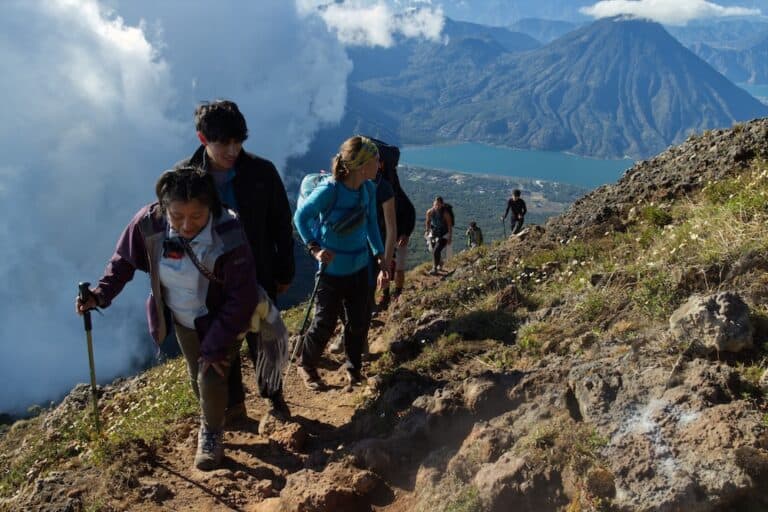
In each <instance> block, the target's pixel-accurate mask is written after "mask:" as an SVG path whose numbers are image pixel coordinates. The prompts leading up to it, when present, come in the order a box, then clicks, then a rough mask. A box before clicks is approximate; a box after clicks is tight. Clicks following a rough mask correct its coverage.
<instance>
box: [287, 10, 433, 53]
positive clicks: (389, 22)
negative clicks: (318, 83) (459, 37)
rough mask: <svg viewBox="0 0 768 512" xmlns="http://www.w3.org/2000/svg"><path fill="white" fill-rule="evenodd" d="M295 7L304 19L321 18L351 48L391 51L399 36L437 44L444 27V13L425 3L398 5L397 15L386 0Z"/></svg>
mask: <svg viewBox="0 0 768 512" xmlns="http://www.w3.org/2000/svg"><path fill="white" fill-rule="evenodd" d="M296 4H297V7H298V9H299V12H301V13H302V14H303V15H305V16H311V15H316V16H319V17H320V18H322V20H323V21H324V22H325V23H326V25H327V26H328V28H329V29H330V30H332V31H334V32H335V33H336V35H337V37H338V38H339V40H340V41H341V42H342V43H344V44H346V45H350V46H383V47H390V46H392V45H393V44H395V37H396V36H397V35H398V34H400V35H402V36H404V37H413V38H424V39H429V40H433V41H437V40H438V39H439V38H440V34H441V32H442V30H443V25H444V23H445V18H444V16H443V11H442V9H441V8H440V7H432V6H431V2H425V1H412V2H408V3H402V2H395V3H394V4H393V5H395V6H397V7H398V11H396V10H395V9H393V7H392V5H391V4H389V3H387V2H385V1H383V0H344V1H342V2H332V1H328V0H297V2H296Z"/></svg>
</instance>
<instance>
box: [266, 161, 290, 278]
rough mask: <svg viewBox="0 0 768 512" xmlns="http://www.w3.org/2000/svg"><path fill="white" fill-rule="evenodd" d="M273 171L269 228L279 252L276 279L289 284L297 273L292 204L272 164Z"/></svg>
mask: <svg viewBox="0 0 768 512" xmlns="http://www.w3.org/2000/svg"><path fill="white" fill-rule="evenodd" d="M271 171H272V174H273V176H272V193H271V195H270V197H271V198H272V201H273V203H272V208H270V209H269V218H268V219H267V229H271V230H272V234H273V236H272V237H271V239H272V240H274V241H275V250H276V252H277V254H276V257H275V260H274V263H275V267H274V275H275V281H277V282H278V283H280V284H288V283H290V282H291V281H293V277H294V275H295V274H296V263H295V261H294V257H293V224H292V223H291V221H292V216H291V206H290V204H288V195H287V194H286V193H285V186H284V185H283V180H281V179H280V174H278V172H277V169H276V168H275V166H274V165H272V166H271Z"/></svg>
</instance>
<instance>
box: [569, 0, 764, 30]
mask: <svg viewBox="0 0 768 512" xmlns="http://www.w3.org/2000/svg"><path fill="white" fill-rule="evenodd" d="M580 11H581V12H582V13H583V14H586V15H588V16H592V17H594V18H607V17H611V16H618V15H623V14H625V15H631V16H637V17H641V18H647V19H651V20H654V21H658V22H660V23H665V24H668V25H685V24H686V23H688V22H689V21H692V20H696V19H701V18H717V17H727V16H752V15H759V14H760V9H750V8H745V7H724V6H722V5H718V4H716V3H712V2H708V1H706V0H602V1H600V2H597V3H596V4H594V5H592V6H589V7H582V8H581V9H580Z"/></svg>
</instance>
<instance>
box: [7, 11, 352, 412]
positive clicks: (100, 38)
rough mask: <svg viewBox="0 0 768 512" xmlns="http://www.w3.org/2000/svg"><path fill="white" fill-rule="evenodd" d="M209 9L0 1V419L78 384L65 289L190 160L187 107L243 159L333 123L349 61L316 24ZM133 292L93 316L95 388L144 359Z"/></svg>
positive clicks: (99, 260)
mask: <svg viewBox="0 0 768 512" xmlns="http://www.w3.org/2000/svg"><path fill="white" fill-rule="evenodd" d="M211 7H212V4H211V3H210V2H209V1H206V2H202V1H199V2H198V1H196V2H192V1H183V2H181V1H174V0H165V1H162V2H157V1H150V0H131V1H128V0H125V1H124V2H123V1H118V0H112V1H110V3H109V4H106V3H103V2H99V1H98V0H48V1H46V2H28V1H26V0H8V1H4V2H2V3H0V41H1V43H0V66H1V67H2V68H3V69H4V70H6V73H4V77H3V80H2V81H0V95H2V97H3V98H4V105H3V123H0V154H2V155H3V158H2V160H0V199H1V200H2V202H3V205H4V213H3V215H2V216H0V276H2V279H3V282H4V286H3V287H2V288H0V302H1V303H2V304H3V307H2V308H0V412H14V413H18V412H20V411H23V410H24V409H25V408H26V407H27V406H29V405H30V404H32V403H40V402H45V401H47V400H51V399H55V398H57V396H58V395H60V394H61V393H64V392H66V391H68V390H69V389H70V388H71V387H72V386H73V385H74V384H75V383H77V382H86V381H87V380H88V363H87V352H86V346H85V334H84V332H83V325H82V320H81V319H80V318H78V317H77V316H76V315H75V314H74V297H75V294H76V290H77V288H76V285H77V282H78V281H80V280H90V281H95V280H96V279H97V278H98V276H100V275H101V272H102V270H103V268H104V264H105V262H106V261H107V259H108V258H109V256H110V255H111V253H112V250H113V249H114V244H115V241H116V240H117V237H118V235H119V233H120V230H121V229H122V228H123V227H124V226H125V224H126V223H127V221H128V220H129V219H130V216H131V215H132V214H133V213H134V212H135V211H136V210H137V209H138V208H139V207H140V206H141V205H143V204H145V203H148V202H151V201H152V198H153V194H154V183H155V180H156V179H157V177H158V176H159V174H160V173H161V172H162V171H163V170H164V169H167V168H169V167H170V166H171V165H172V164H173V163H174V162H176V161H178V160H179V159H181V158H183V157H185V156H188V155H189V154H191V152H192V151H193V150H194V149H195V148H196V146H197V143H196V138H195V134H194V127H193V125H192V111H193V109H194V105H195V104H196V103H197V102H198V101H200V100H208V99H213V98H219V97H227V98H231V99H233V100H235V101H237V102H238V103H239V105H240V106H241V108H242V110H243V112H244V113H245V115H246V118H247V119H248V122H249V130H250V138H249V140H248V141H247V142H246V147H247V148H248V149H250V150H251V151H254V152H256V153H258V154H261V155H264V156H266V157H268V158H271V159H273V160H274V161H275V163H276V164H277V165H278V166H281V165H283V164H284V162H285V160H286V159H287V158H288V156H291V155H298V154H301V153H302V152H304V151H305V150H306V148H307V146H308V144H309V142H310V141H311V139H312V136H313V134H314V133H315V131H316V130H317V129H318V128H319V127H320V126H321V125H324V124H327V123H335V122H338V120H339V119H340V118H341V116H342V114H343V111H344V104H345V100H346V79H347V76H348V74H349V72H350V70H351V62H350V61H349V59H348V58H347V56H346V53H345V50H344V47H343V45H342V44H341V43H340V42H339V41H338V40H337V38H336V37H335V36H334V34H332V33H330V32H329V30H328V28H327V27H326V25H325V23H324V22H323V21H322V20H321V19H319V18H318V17H316V16H303V15H299V13H298V11H297V9H296V6H295V5H293V4H292V3H290V2H286V1H284V0H260V1H259V2H236V1H233V0H223V1H219V2H217V3H216V6H215V8H216V15H215V16H213V15H211ZM182 10H183V16H182V15H180V13H181V12H182ZM139 274H140V273H139ZM147 292H148V282H147V279H146V277H145V276H143V275H138V274H137V277H136V278H135V279H134V282H133V283H129V284H128V286H127V287H126V289H125V291H124V292H123V293H122V294H121V296H120V297H118V298H117V300H116V301H115V303H114V304H113V305H112V306H111V307H110V308H109V309H107V310H106V311H105V314H104V316H103V317H102V316H99V315H94V344H95V357H96V372H97V376H98V377H99V380H100V381H105V380H109V379H111V378H113V377H115V376H117V375H121V374H125V373H127V372H130V371H131V370H132V368H135V365H137V364H139V363H140V362H141V361H142V359H144V358H146V357H147V356H148V354H151V352H152V348H151V347H152V345H151V342H150V341H149V337H148V335H147V334H145V333H146V332H147V329H146V322H145V320H144V307H143V301H144V297H146V294H147Z"/></svg>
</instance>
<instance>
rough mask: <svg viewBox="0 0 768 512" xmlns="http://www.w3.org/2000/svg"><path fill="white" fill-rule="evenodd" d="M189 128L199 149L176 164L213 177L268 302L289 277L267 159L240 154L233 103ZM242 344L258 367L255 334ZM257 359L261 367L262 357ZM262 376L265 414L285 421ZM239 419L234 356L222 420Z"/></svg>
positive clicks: (281, 216)
mask: <svg viewBox="0 0 768 512" xmlns="http://www.w3.org/2000/svg"><path fill="white" fill-rule="evenodd" d="M195 129H196V131H197V137H198V139H199V140H200V143H201V146H200V147H199V148H198V149H197V151H195V153H194V154H193V155H192V157H191V158H189V159H187V160H184V161H182V162H179V163H178V164H176V165H177V166H181V165H184V166H186V165H194V166H198V167H201V168H203V169H205V170H206V171H208V172H209V173H210V174H211V175H213V178H214V180H215V182H216V186H217V188H218V190H219V194H220V196H221V199H222V202H223V203H224V204H225V205H226V206H228V207H229V208H232V209H234V210H235V211H237V213H238V215H239V217H240V222H241V224H242V225H243V228H244V230H245V234H246V237H247V238H248V242H249V243H250V245H251V249H252V251H253V256H254V260H255V263H256V277H257V279H258V281H259V284H260V285H261V287H262V288H264V290H266V292H267V294H268V295H269V297H270V298H271V299H272V301H273V302H274V301H276V299H277V295H278V294H280V293H283V292H285V291H286V290H287V289H288V287H289V286H290V284H291V281H293V277H294V273H295V262H294V257H293V226H292V224H291V208H290V206H289V204H288V196H287V195H286V193H285V187H284V186H283V181H282V180H281V178H280V174H279V173H278V172H277V169H276V168H275V166H274V164H273V163H272V162H270V161H269V160H265V159H263V158H260V157H258V156H256V155H253V154H251V153H248V152H246V151H244V150H243V142H244V141H245V140H246V139H247V138H248V128H247V126H246V122H245V118H244V117H243V115H242V113H240V110H239V109H238V107H237V105H236V104H235V103H234V102H232V101H226V100H217V101H213V102H211V103H203V104H201V105H199V106H198V107H197V108H196V109H195ZM246 340H247V342H248V350H249V353H250V355H251V358H252V359H253V361H254V365H256V366H257V367H258V365H257V364H256V362H257V360H258V359H259V355H260V350H261V347H260V344H259V339H258V335H255V334H253V333H251V334H249V335H248V336H247V337H246ZM238 354H239V353H238ZM261 359H262V362H263V360H264V357H263V354H262V357H261ZM267 359H269V357H267ZM262 364H263V363H262ZM262 373H264V372H259V371H257V380H258V387H259V394H260V395H261V396H262V397H264V398H265V399H266V400H267V402H268V407H269V410H270V413H271V414H273V415H274V416H277V417H279V418H283V419H285V418H288V417H290V412H289V411H288V406H287V404H286V403H285V400H284V399H283V392H282V382H280V383H279V385H277V386H275V385H274V384H270V383H268V382H266V381H265V380H264V379H261V378H260V377H261V375H262ZM245 414H246V411H245V391H244V389H243V383H242V371H241V365H240V357H239V356H238V357H237V359H236V360H235V361H234V362H233V366H232V369H231V371H230V379H229V405H228V407H227V415H228V417H229V418H230V420H231V421H236V420H238V419H242V418H244V417H245Z"/></svg>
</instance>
